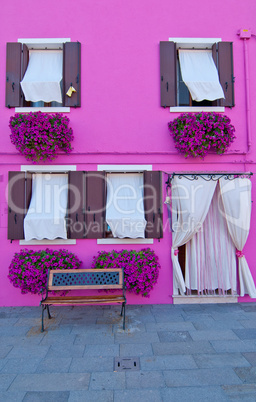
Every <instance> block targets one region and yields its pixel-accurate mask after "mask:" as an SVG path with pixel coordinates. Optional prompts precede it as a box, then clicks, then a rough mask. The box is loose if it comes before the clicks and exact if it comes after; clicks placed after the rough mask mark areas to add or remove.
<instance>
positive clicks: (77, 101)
mask: <svg viewBox="0 0 256 402" xmlns="http://www.w3.org/2000/svg"><path fill="white" fill-rule="evenodd" d="M70 86H73V87H74V88H75V90H76V92H73V93H72V96H71V97H69V96H67V95H66V93H67V91H68V89H69V87H70ZM63 106H70V107H80V106H81V43H80V42H66V43H64V44H63Z"/></svg>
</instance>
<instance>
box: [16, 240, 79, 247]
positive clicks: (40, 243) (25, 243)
mask: <svg viewBox="0 0 256 402" xmlns="http://www.w3.org/2000/svg"><path fill="white" fill-rule="evenodd" d="M54 244H63V245H65V246H66V245H68V244H76V240H75V239H67V240H65V239H55V240H47V239H44V240H29V241H26V240H20V246H50V245H54Z"/></svg>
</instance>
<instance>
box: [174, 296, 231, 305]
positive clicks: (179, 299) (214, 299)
mask: <svg viewBox="0 0 256 402" xmlns="http://www.w3.org/2000/svg"><path fill="white" fill-rule="evenodd" d="M172 298H173V304H218V303H237V302H238V296H231V295H230V296H172Z"/></svg>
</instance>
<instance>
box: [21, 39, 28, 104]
mask: <svg viewBox="0 0 256 402" xmlns="http://www.w3.org/2000/svg"><path fill="white" fill-rule="evenodd" d="M28 62H29V50H28V47H27V45H25V43H23V45H22V61H21V81H22V79H23V77H24V75H25V72H26V70H27V67H28ZM21 105H22V106H26V100H25V96H24V94H23V91H22V89H21Z"/></svg>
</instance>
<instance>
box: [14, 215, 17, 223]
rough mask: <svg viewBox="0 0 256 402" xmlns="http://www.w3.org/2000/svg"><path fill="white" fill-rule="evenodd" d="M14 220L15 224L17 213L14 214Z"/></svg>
mask: <svg viewBox="0 0 256 402" xmlns="http://www.w3.org/2000/svg"><path fill="white" fill-rule="evenodd" d="M14 222H15V225H17V214H14Z"/></svg>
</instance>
